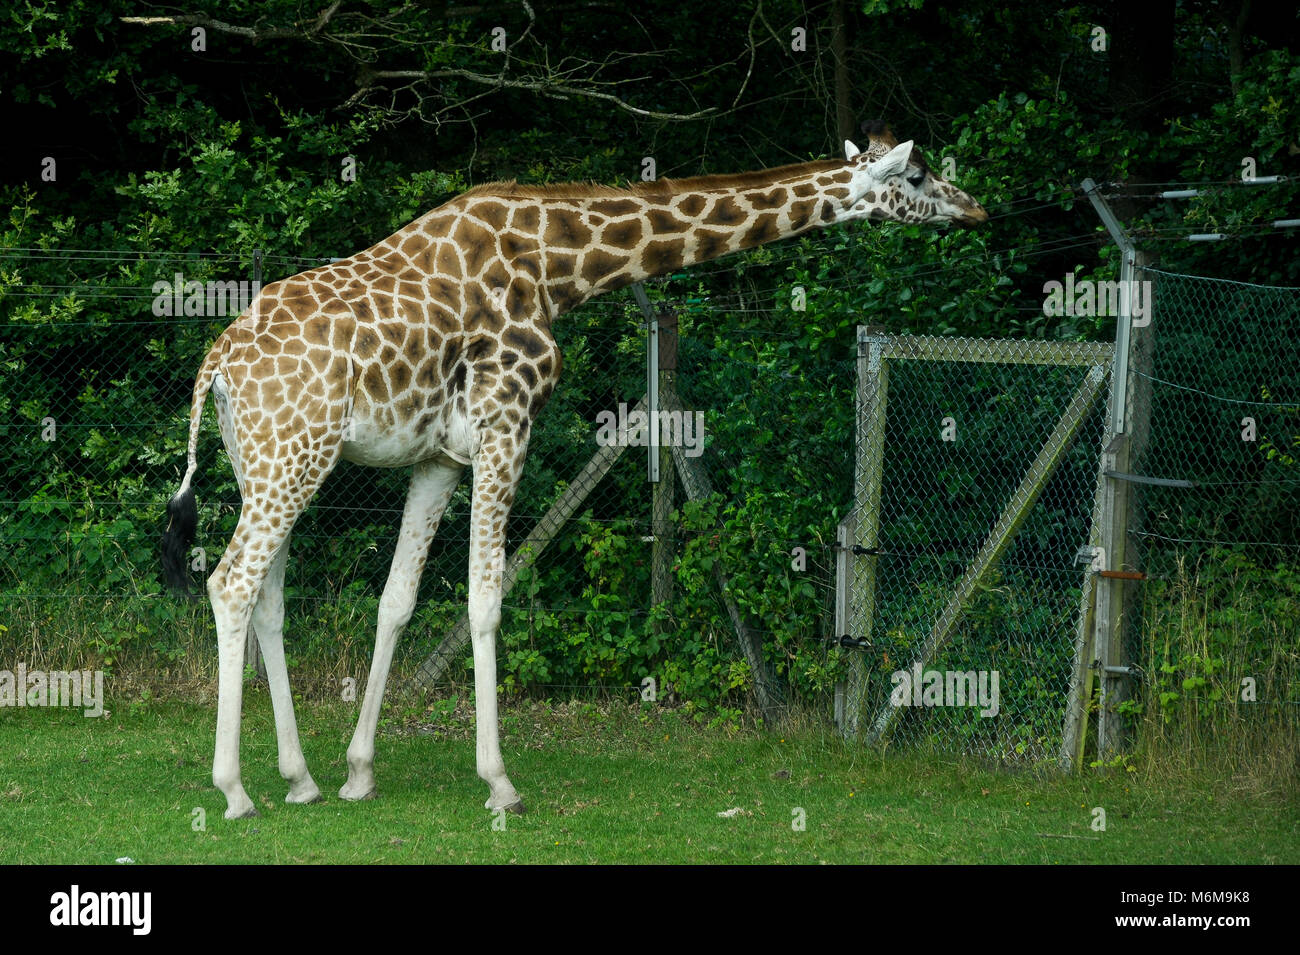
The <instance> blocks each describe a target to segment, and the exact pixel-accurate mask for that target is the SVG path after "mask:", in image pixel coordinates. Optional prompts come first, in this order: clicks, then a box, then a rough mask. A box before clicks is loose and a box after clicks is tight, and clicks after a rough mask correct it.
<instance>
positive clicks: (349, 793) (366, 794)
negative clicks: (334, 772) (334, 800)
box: [339, 785, 379, 802]
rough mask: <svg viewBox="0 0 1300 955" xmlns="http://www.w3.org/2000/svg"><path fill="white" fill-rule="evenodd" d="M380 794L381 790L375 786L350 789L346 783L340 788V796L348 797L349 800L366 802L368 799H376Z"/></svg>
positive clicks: (341, 797) (342, 797)
mask: <svg viewBox="0 0 1300 955" xmlns="http://www.w3.org/2000/svg"><path fill="white" fill-rule="evenodd" d="M378 796H379V790H378V789H376V788H375V787H374V786H371V787H370V788H369V789H363V790H354V789H349V788H348V787H347V786H346V785H344V787H343V788H342V789H340V790H339V798H340V799H346V800H347V801H348V802H365V801H366V800H368V799H375V798H377V797H378Z"/></svg>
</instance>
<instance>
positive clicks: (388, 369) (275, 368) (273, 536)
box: [163, 126, 988, 818]
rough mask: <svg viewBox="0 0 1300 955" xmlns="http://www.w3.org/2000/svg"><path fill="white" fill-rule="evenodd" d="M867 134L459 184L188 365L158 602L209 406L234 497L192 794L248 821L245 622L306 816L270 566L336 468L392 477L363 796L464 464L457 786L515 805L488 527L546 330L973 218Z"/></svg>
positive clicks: (177, 561)
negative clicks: (684, 172) (868, 241)
mask: <svg viewBox="0 0 1300 955" xmlns="http://www.w3.org/2000/svg"><path fill="white" fill-rule="evenodd" d="M868 135H869V137H870V138H869V141H868V144H867V147H866V148H865V149H864V150H859V149H858V147H857V146H855V145H854V144H853V143H852V142H846V143H845V144H844V147H845V149H844V151H845V158H844V159H843V160H818V161H814V162H806V163H797V164H795V165H789V166H781V167H779V168H775V169H766V170H760V171H757V172H747V173H739V174H736V175H721V176H701V177H695V178H690V179H682V180H658V181H653V182H645V183H638V184H636V185H634V186H631V187H629V188H626V189H620V188H615V187H610V186H599V185H591V184H567V185H559V186H525V185H519V184H517V183H514V182H498V183H490V184H487V185H482V186H478V187H475V188H473V189H471V190H469V191H468V192H466V193H464V194H463V195H461V196H458V197H457V198H455V199H452V200H451V201H450V202H447V203H446V204H444V205H442V206H439V207H438V208H437V209H434V210H433V211H432V212H429V213H428V214H426V215H424V216H422V217H421V218H419V219H417V220H415V221H414V222H412V223H411V224H410V225H408V226H406V227H405V228H403V229H401V230H400V231H398V232H396V233H395V234H393V235H391V236H389V237H388V238H387V239H385V240H383V241H382V242H380V243H378V244H377V245H374V246H372V247H370V248H369V249H366V250H365V251H363V252H359V253H357V254H356V255H354V256H352V257H350V258H346V259H342V260H339V261H335V262H331V263H330V264H329V265H324V266H321V267H320V268H315V269H311V270H309V271H307V272H303V273H300V274H298V275H295V276H292V277H291V278H287V279H284V280H282V281H279V282H275V283H272V284H270V285H266V286H265V287H263V288H262V290H261V293H260V294H259V295H258V297H257V298H256V299H255V300H254V301H253V303H252V305H251V306H250V307H249V309H248V310H247V311H246V312H245V313H244V314H243V315H241V316H240V317H239V318H238V319H237V320H236V321H235V322H233V323H232V324H231V325H230V326H229V327H228V328H227V329H226V330H225V331H224V332H223V333H222V334H221V335H220V336H219V337H218V338H217V340H216V342H215V343H214V344H213V346H212V348H211V349H210V350H209V352H208V354H207V357H206V358H205V359H204V361H203V363H202V365H201V366H200V368H199V372H198V377H197V380H196V382H195V385H194V396H193V400H192V402H191V406H190V430H189V446H188V461H187V467H186V470H185V474H184V477H183V478H182V480H181V485H180V489H179V490H178V491H177V493H176V495H175V496H174V497H173V498H172V499H171V501H170V502H169V503H168V505H167V513H168V518H169V521H168V526H167V530H166V532H165V533H164V535H163V564H164V570H165V572H166V577H167V580H168V583H169V584H170V585H171V586H172V587H174V588H176V589H178V590H185V591H188V571H187V566H186V561H185V555H186V553H187V552H188V548H189V546H190V544H191V543H192V542H193V539H194V536H195V528H196V525H197V508H196V503H195V497H194V489H193V479H194V475H195V472H196V470H197V463H196V455H197V450H198V437H199V424H200V421H201V419H202V415H203V406H204V403H205V400H206V398H207V395H208V393H209V392H211V393H212V395H213V403H214V405H215V406H216V412H217V422H218V424H219V426H220V429H221V437H222V442H223V443H224V445H225V447H226V451H227V453H228V454H229V456H230V461H231V465H232V467H233V470H234V472H235V479H236V481H237V482H238V484H239V490H240V495H241V497H242V498H243V504H242V507H241V509H240V514H239V521H238V524H237V526H236V528H235V532H234V534H233V535H232V537H231V539H230V543H229V545H228V546H227V548H226V551H225V553H224V554H223V556H222V558H221V560H220V562H219V563H218V564H217V566H216V568H215V570H214V571H213V572H212V574H211V576H210V577H209V578H208V584H207V589H208V595H209V597H210V599H211V602H212V610H213V615H214V617H215V619H216V630H217V648H218V660H219V671H218V674H219V675H218V703H217V734H216V750H215V755H214V757H213V770H212V778H213V782H214V783H215V785H216V786H217V788H218V789H220V790H221V791H222V793H224V794H225V796H226V805H227V808H226V817H227V818H237V817H240V816H246V815H251V814H254V813H255V809H254V807H253V803H252V801H251V800H250V799H249V797H248V795H247V793H246V792H245V791H244V787H243V783H242V781H241V777H240V768H239V729H240V714H241V708H242V701H243V661H244V646H245V641H246V640H247V639H248V635H249V633H248V632H249V628H250V627H251V628H252V630H253V633H254V635H255V636H256V638H257V640H258V643H259V644H260V646H261V650H262V656H263V659H264V660H265V663H266V671H267V679H268V683H269V685H270V692H271V700H272V705H273V708H274V711H275V725H276V737H277V743H278V746H279V768H280V773H281V775H282V776H283V777H284V778H285V779H286V780H288V782H289V795H288V797H287V801H288V802H312V801H314V800H316V799H318V798H320V790H319V789H318V787H317V786H316V783H315V782H314V781H313V780H312V777H311V775H310V773H309V772H308V770H307V764H306V761H305V760H304V758H303V755H302V748H301V746H300V745H299V740H298V730H297V725H296V722H295V718H294V710H293V700H292V695H291V692H290V689H289V678H288V671H287V669H286V666H285V660H284V643H283V624H284V571H285V565H286V562H287V560H288V547H289V537H290V533H291V531H292V530H293V526H294V523H295V521H297V519H298V517H299V516H300V515H301V514H302V512H303V510H304V509H305V508H306V506H307V504H308V502H309V501H310V500H311V498H312V496H313V495H314V494H315V493H316V491H317V490H318V489H319V488H320V486H321V484H322V483H323V482H324V480H325V478H326V477H327V476H328V474H329V473H330V471H331V470H333V468H334V466H335V465H336V464H337V463H338V462H339V461H340V460H341V459H347V460H350V461H354V462H357V463H359V464H365V465H373V466H376V467H411V468H412V474H411V480H410V488H409V492H408V494H407V499H406V505H405V509H404V511H403V514H402V523H401V530H400V532H399V534H398V541H397V547H396V549H395V552H394V554H393V561H392V566H391V569H390V572H389V576H388V581H387V583H386V584H385V586H384V592H383V596H382V597H381V599H380V602H379V619H378V627H377V631H376V637H375V652H374V658H373V662H372V664H371V667H370V674H369V677H368V679H367V683H366V689H365V694H364V697H363V699H362V704H361V713H360V716H359V717H358V720H357V727H356V731H355V733H354V734H353V737H352V742H351V744H350V745H349V746H348V751H347V757H348V779H347V782H346V784H345V785H344V786H343V787H342V789H341V790H340V793H339V794H340V796H342V797H343V798H344V799H366V798H370V797H372V796H373V795H374V794H375V792H376V788H375V779H374V751H375V749H374V741H375V731H376V728H377V726H378V722H379V713H380V704H381V703H382V701H383V694H384V686H385V684H386V682H387V679H388V672H389V668H390V666H391V663H392V657H393V649H394V646H395V645H396V642H397V639H398V637H399V636H400V634H401V632H402V630H403V629H404V628H405V626H406V624H407V622H408V621H409V619H410V617H411V613H412V611H413V610H414V607H415V599H416V592H417V590H418V586H419V581H420V575H421V573H422V572H423V569H424V563H425V557H426V554H427V552H428V548H429V542H430V541H431V540H432V539H433V536H434V534H435V532H436V531H437V528H438V522H439V520H440V518H441V517H442V513H443V510H444V509H445V508H446V506H447V502H448V501H449V500H450V498H451V495H452V493H453V491H454V490H455V488H456V485H457V483H458V482H459V480H460V478H461V475H462V471H463V469H464V468H465V467H466V466H469V467H470V468H471V469H472V473H473V489H472V494H471V502H472V503H471V530H470V559H469V621H470V632H471V639H472V643H473V654H474V687H475V709H476V712H475V720H476V728H475V735H476V757H477V766H478V775H479V776H480V777H481V778H482V779H483V780H484V781H485V782H486V783H487V785H488V788H489V797H488V801H487V807H488V808H490V809H507V810H513V811H520V810H522V805H523V804H522V802H521V801H520V798H519V795H518V793H517V792H516V790H515V788H514V786H513V785H512V784H511V782H510V779H509V777H508V776H507V775H506V770H505V763H504V761H503V759H502V757H501V748H500V742H499V736H498V719H497V698H496V634H497V628H498V625H499V623H500V619H501V576H502V568H503V564H504V553H505V533H506V519H507V516H508V515H509V512H510V506H511V503H512V502H513V499H514V494H515V489H516V487H517V485H518V482H519V476H520V473H521V469H522V467H523V462H524V454H525V451H526V449H527V446H528V438H529V434H530V430H531V427H532V423H533V421H534V420H535V419H536V417H537V415H538V414H539V413H540V412H541V410H542V408H543V406H544V405H545V404H546V401H547V399H548V398H549V397H550V394H551V390H552V389H553V388H554V386H555V383H556V382H557V381H558V380H559V377H560V368H561V357H560V350H559V349H558V348H557V347H556V344H555V340H554V338H553V337H552V335H551V325H552V323H553V322H554V321H555V320H556V319H557V318H559V317H560V316H561V315H563V314H564V313H565V312H568V311H570V310H571V309H573V308H575V307H577V306H578V305H580V304H581V303H582V302H584V301H586V300H587V299H589V298H591V297H593V296H595V295H600V294H602V293H604V292H609V291H612V290H614V289H617V288H622V287H623V286H626V285H628V284H630V283H632V282H637V281H640V280H642V279H646V278H650V277H653V276H656V275H663V274H666V273H669V272H672V271H675V270H677V269H680V268H683V267H684V266H688V265H692V264H694V263H697V262H703V261H707V260H709V259H714V258H718V257H719V256H722V255H726V254H728V253H732V252H737V251H740V250H741V249H747V248H753V247H755V246H759V245H763V244H766V243H768V242H772V241H775V240H778V239H782V238H787V237H789V236H793V235H798V234H800V233H802V232H806V231H808V230H810V229H814V228H820V227H825V226H828V225H832V224H835V223H841V222H849V221H853V220H857V219H887V220H893V221H899V222H921V223H944V222H950V223H957V224H961V225H974V224H976V223H979V222H983V221H985V220H986V219H987V218H988V216H987V215H986V213H985V212H984V210H983V208H982V207H981V206H980V204H979V203H978V202H976V201H975V200H973V199H972V198H971V197H970V196H968V195H966V194H965V193H964V192H962V191H961V190H959V189H957V188H956V187H955V186H953V185H951V184H949V183H947V182H944V181H943V180H941V179H939V178H937V177H936V176H935V175H934V173H933V172H931V170H930V168H929V166H928V165H927V164H926V162H925V160H924V158H923V157H922V155H921V153H920V151H919V150H917V149H915V148H913V145H912V143H910V142H906V143H902V144H900V143H898V142H897V141H896V140H895V139H894V137H893V135H892V134H891V133H890V132H889V131H888V129H887V128H886V127H883V126H882V127H872V128H871V129H869V130H868Z"/></svg>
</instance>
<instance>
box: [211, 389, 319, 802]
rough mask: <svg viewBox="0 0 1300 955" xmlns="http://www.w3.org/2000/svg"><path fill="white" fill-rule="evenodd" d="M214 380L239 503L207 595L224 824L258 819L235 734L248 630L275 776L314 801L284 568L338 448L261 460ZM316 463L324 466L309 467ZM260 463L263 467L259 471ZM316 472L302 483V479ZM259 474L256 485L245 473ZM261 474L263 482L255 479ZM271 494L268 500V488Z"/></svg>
mask: <svg viewBox="0 0 1300 955" xmlns="http://www.w3.org/2000/svg"><path fill="white" fill-rule="evenodd" d="M220 385H221V387H218V383H216V382H214V387H213V391H214V393H215V395H216V397H217V402H216V404H217V420H218V424H219V425H220V427H221V432H222V439H223V441H224V443H225V445H226V450H227V452H228V453H229V455H230V458H231V464H232V466H233V468H234V471H235V475H236V477H237V479H238V481H239V489H240V493H241V495H242V496H243V498H244V503H243V507H242V508H241V511H240V517H239V523H238V525H237V526H236V528H235V533H234V535H233V536H232V537H231V540H230V544H229V545H228V546H227V548H226V552H225V554H224V555H223V556H222V558H221V561H220V562H219V563H218V564H217V567H216V569H215V570H214V571H213V573H212V576H211V577H209V578H208V596H209V598H210V599H211V601H212V612H213V616H214V618H215V620H216V628H217V655H218V689H217V736H216V746H215V751H214V754H213V759H212V781H213V784H214V785H215V786H216V787H217V788H218V789H219V790H221V792H222V793H223V794H225V797H226V812H225V816H226V818H227V819H238V818H243V817H247V816H254V815H256V814H257V809H256V807H255V806H254V805H253V802H252V800H251V799H249V797H248V794H247V793H246V792H245V790H244V786H243V783H242V781H241V778H240V767H239V732H240V722H241V712H242V708H243V691H244V685H243V684H244V652H245V646H246V643H247V640H248V629H249V626H250V625H252V626H253V627H254V629H255V631H256V633H257V638H258V641H259V643H260V645H261V647H262V653H263V656H264V658H265V660H266V666H267V677H268V680H269V682H270V685H271V698H272V705H273V707H274V710H275V717H276V736H277V742H278V743H279V762H280V772H281V774H282V775H283V776H284V777H285V778H286V779H288V780H289V782H290V789H289V796H288V801H289V802H310V801H314V800H315V799H318V798H319V796H320V790H319V789H318V788H317V787H316V783H315V782H314V781H313V780H312V779H311V775H310V773H308V772H307V765H306V761H305V760H304V759H303V756H302V749H301V746H300V745H299V741H298V732H297V725H296V722H295V720H294V714H293V699H292V696H291V694H290V690H289V679H288V670H287V667H286V665H285V662H284V643H283V630H282V628H283V621H284V565H285V561H286V560H287V557H288V539H289V533H290V531H291V530H292V528H293V524H294V522H295V521H296V520H297V518H298V515H299V514H301V513H302V510H303V509H304V508H305V507H306V505H307V502H308V501H309V500H310V499H311V497H312V495H313V494H314V493H315V491H316V489H317V488H318V487H319V486H320V484H321V483H322V482H323V481H324V480H325V475H326V474H328V473H329V471H330V470H331V469H332V467H333V463H334V462H335V461H336V460H337V458H338V448H337V445H335V446H334V447H333V448H332V450H318V451H317V452H316V453H315V454H312V455H302V456H301V457H300V458H298V459H296V460H293V461H263V460H259V459H258V458H259V452H258V450H257V449H255V448H248V447H245V448H243V449H241V448H240V447H239V443H238V441H237V438H236V434H235V428H234V423H233V415H232V414H231V409H230V404H229V399H228V396H227V394H226V389H225V387H224V382H222V383H220ZM313 460H315V461H319V462H320V464H321V465H322V466H320V467H317V468H314V469H309V465H310V464H311V463H312V462H313ZM258 465H262V466H261V467H260V468H259V467H258ZM308 473H311V474H313V475H314V478H313V479H310V480H309V479H308V478H307V476H306V475H307V474H308ZM250 474H258V475H259V479H258V480H251V479H250V478H249V477H248V475H250ZM262 474H265V478H261V475H262ZM271 488H275V489H277V493H276V495H272V494H271V491H270V489H271Z"/></svg>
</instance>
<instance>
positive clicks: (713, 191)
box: [484, 160, 852, 318]
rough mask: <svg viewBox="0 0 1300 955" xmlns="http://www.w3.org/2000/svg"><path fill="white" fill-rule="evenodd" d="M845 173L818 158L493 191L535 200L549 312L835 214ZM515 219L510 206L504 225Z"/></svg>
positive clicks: (846, 189)
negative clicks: (649, 179) (721, 172)
mask: <svg viewBox="0 0 1300 955" xmlns="http://www.w3.org/2000/svg"><path fill="white" fill-rule="evenodd" d="M851 179H852V169H851V167H850V166H849V165H848V164H847V163H843V162H837V161H834V160H820V161H816V162H810V163H800V164H798V165H794V166H784V167H781V168H779V169H771V170H763V171H760V172H756V173H744V174H741V175H736V176H703V177H699V178H696V179H683V180H678V181H675V182H674V181H672V180H665V181H663V182H658V183H647V184H645V185H643V186H639V187H633V188H631V189H626V190H617V189H610V188H608V187H600V186H594V187H581V186H565V187H561V188H560V190H558V191H556V190H548V189H547V188H546V187H535V188H533V187H523V186H511V187H508V188H509V190H510V191H511V192H512V193H513V194H510V195H503V196H500V198H502V199H506V200H507V201H511V202H512V203H528V202H529V201H530V200H531V201H532V202H535V203H536V208H537V216H536V228H537V236H538V239H539V240H540V241H539V244H538V247H537V252H538V255H539V258H540V262H539V264H540V266H541V275H540V276H539V277H540V278H541V284H542V285H543V287H544V290H545V294H546V296H547V298H548V300H549V304H550V306H551V308H550V312H551V317H552V318H554V317H556V316H558V315H560V314H563V313H564V312H567V311H569V310H571V309H573V308H575V307H576V306H578V305H579V304H581V303H582V302H584V301H586V300H587V299H589V298H592V297H594V296H596V295H600V294H603V293H605V292H609V291H613V290H614V289H618V288H622V287H624V286H626V285H629V284H631V283H633V282H639V281H641V280H642V279H646V278H652V277H654V276H657V275H665V274H667V273H669V272H673V271H676V270H678V269H681V268H684V267H686V266H690V265H694V264H696V263H698V262H706V261H708V260H710V259H716V258H718V257H719V256H723V255H728V254H730V253H732V252H739V251H741V250H742V249H751V248H754V247H756V246H760V245H764V244H766V243H768V242H774V241H776V240H778V239H783V238H787V237H789V236H794V235H798V234H800V233H801V232H806V231H808V230H809V229H813V228H817V227H821V226H826V225H830V224H832V223H834V222H837V221H840V220H841V219H842V218H845V217H847V216H846V214H847V212H848V205H849V203H848V199H849V193H850V183H851ZM503 191H504V190H503ZM584 191H585V193H586V194H584ZM484 201H493V200H491V199H489V198H488V196H487V195H485V196H484ZM496 201H499V199H498V200H496ZM519 218H521V217H520V216H519V207H518V206H516V213H515V216H513V217H512V224H513V222H514V221H517V220H518V219H519ZM531 218H532V217H531V216H529V219H530V220H531Z"/></svg>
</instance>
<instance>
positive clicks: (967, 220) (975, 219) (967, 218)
mask: <svg viewBox="0 0 1300 955" xmlns="http://www.w3.org/2000/svg"><path fill="white" fill-rule="evenodd" d="M952 221H953V222H955V223H957V225H959V226H963V227H965V228H967V229H971V228H974V227H975V226H977V225H983V224H984V223H986V222H988V221H989V214H988V213H987V212H985V211H984V207H983V206H978V205H977V206H975V207H974V208H972V209H971V210H970V211H969V212H967V213H965V214H964V215H960V216H954V217H953V220H952Z"/></svg>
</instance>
